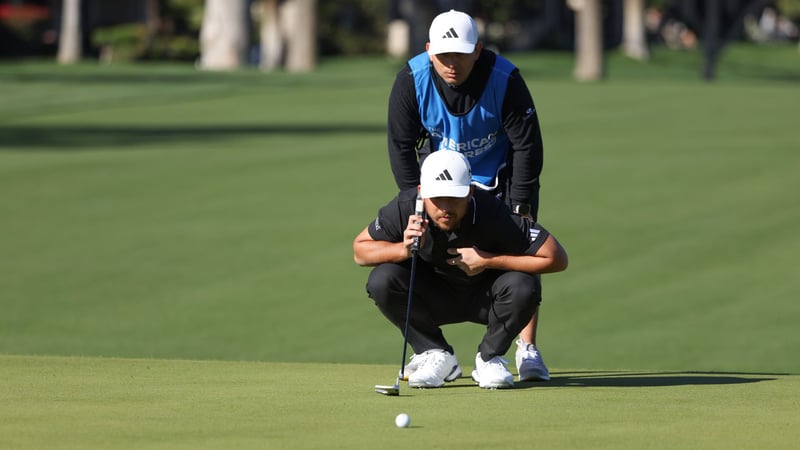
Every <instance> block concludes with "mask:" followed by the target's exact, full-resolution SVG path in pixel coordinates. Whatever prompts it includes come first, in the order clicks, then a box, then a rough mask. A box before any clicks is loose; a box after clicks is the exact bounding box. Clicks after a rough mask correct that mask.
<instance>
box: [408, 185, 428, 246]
mask: <svg viewBox="0 0 800 450" xmlns="http://www.w3.org/2000/svg"><path fill="white" fill-rule="evenodd" d="M414 214H415V215H417V216H420V217H422V218H423V220H424V219H425V202H423V201H422V196H421V195H420V194H419V192H417V204H416V206H415V207H414ZM417 223H419V222H417ZM419 238H420V237H419V236H414V242H413V243H412V244H411V252H412V253H413V252H416V251H417V250H419Z"/></svg>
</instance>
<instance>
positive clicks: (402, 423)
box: [394, 413, 411, 428]
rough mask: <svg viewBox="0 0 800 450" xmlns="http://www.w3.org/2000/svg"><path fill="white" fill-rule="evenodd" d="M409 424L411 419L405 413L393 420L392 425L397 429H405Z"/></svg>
mask: <svg viewBox="0 0 800 450" xmlns="http://www.w3.org/2000/svg"><path fill="white" fill-rule="evenodd" d="M409 423H411V418H410V417H408V414H406V413H400V414H398V415H397V417H395V418H394V424H395V425H397V428H406V427H408V424H409Z"/></svg>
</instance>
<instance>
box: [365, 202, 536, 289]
mask: <svg viewBox="0 0 800 450" xmlns="http://www.w3.org/2000/svg"><path fill="white" fill-rule="evenodd" d="M416 198H417V190H416V188H412V189H407V190H404V191H402V192H400V194H398V196H397V197H395V198H394V199H392V201H390V202H389V203H388V204H387V205H386V206H384V207H383V208H381V209H380V211H379V212H378V217H377V218H375V220H373V221H372V223H371V224H370V225H369V226H368V227H367V230H368V232H369V235H370V236H371V237H372V238H373V239H375V240H377V241H389V242H402V241H403V231H405V229H406V226H407V224H408V217H409V216H411V215H413V214H414V207H415V206H416ZM549 235H550V233H548V232H547V230H545V229H544V228H543V227H542V226H541V225H539V224H537V223H533V222H531V221H529V220H528V219H525V218H524V217H521V216H518V215H515V214H511V211H510V210H509V209H508V206H506V204H505V203H503V202H502V201H501V200H499V199H497V197H495V196H493V195H491V194H490V193H488V192H484V191H480V190H478V189H475V192H474V195H473V197H472V201H471V202H470V205H469V208H468V209H467V214H466V216H465V217H464V219H463V220H462V222H461V224H460V226H459V228H458V229H457V230H455V231H452V232H448V231H443V230H440V229H439V228H438V227H436V225H435V224H434V223H433V222H431V223H429V226H428V231H427V234H426V236H425V239H424V240H423V242H422V247H421V248H420V250H419V252H418V257H419V258H420V259H421V260H422V261H424V262H425V263H426V264H429V265H431V266H432V267H433V270H434V271H435V272H436V273H437V274H440V275H442V276H444V277H446V278H450V279H453V280H459V281H461V282H465V283H468V284H473V283H477V282H480V281H483V280H485V278H486V277H493V278H494V277H497V276H498V275H499V273H500V271H497V270H485V271H483V272H482V273H480V274H478V275H475V276H468V275H467V274H466V273H464V272H463V271H462V270H461V269H459V268H458V267H454V266H451V265H450V264H448V263H447V260H448V259H451V258H453V255H451V254H449V253H447V250H448V249H450V248H460V247H473V246H474V247H477V248H478V249H480V250H484V251H487V252H490V253H496V254H503V255H525V254H527V255H534V254H536V252H537V251H538V250H539V248H540V247H541V246H542V244H543V243H544V241H545V240H547V236H549Z"/></svg>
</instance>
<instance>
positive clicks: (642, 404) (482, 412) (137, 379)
mask: <svg viewBox="0 0 800 450" xmlns="http://www.w3.org/2000/svg"><path fill="white" fill-rule="evenodd" d="M356 372H357V373H358V374H360V376H361V377H362V379H363V380H365V381H367V382H354V380H353V377H354V375H355V374H356ZM390 375H391V374H390V373H387V367H386V366H383V365H380V366H377V365H350V364H348V365H342V364H333V365H331V364H326V365H322V364H310V363H303V364H298V363H260V362H214V361H175V360H173V361H161V360H137V359H124V360H123V359H96V358H63V357H46V358H32V357H0V376H2V379H3V380H4V383H3V384H2V385H0V401H2V405H3V406H2V407H0V434H2V435H3V436H4V439H3V444H4V448H15V449H20V448H23V449H24V448H53V449H56V448H57V449H85V448H103V449H126V448H136V449H160V448H169V449H192V450H199V449H215V448H236V449H264V448H267V449H285V448H307V449H353V448H386V449H406V448H409V447H415V448H465V449H484V448H490V447H496V448H509V449H515V448H530V447H531V445H534V446H536V447H537V448H593V449H620V448H631V449H638V448H652V449H675V448H686V449H691V448H704V449H728V448H731V447H735V448H775V449H789V448H794V447H793V446H794V445H795V444H796V438H797V436H798V434H797V433H798V432H797V428H798V426H799V425H800V416H798V415H797V414H796V412H797V406H798V405H797V400H796V398H795V397H794V396H791V395H787V393H790V392H796V391H797V389H798V388H800V377H797V376H792V377H789V376H776V375H758V374H739V373H697V372H694V373H677V372H668V373H663V372H661V373H650V372H624V371H613V372H604V371H563V370H560V371H556V372H555V373H554V375H555V376H556V378H555V380H554V381H552V382H550V383H546V384H534V383H528V384H521V385H520V386H518V388H517V389H515V390H513V391H487V390H481V389H478V388H476V387H475V386H474V385H473V384H472V383H471V382H470V381H468V380H466V379H460V380H457V381H456V382H454V383H452V384H448V385H447V387H445V388H442V389H438V390H425V391H423V390H413V389H406V388H401V396H400V397H399V398H391V397H385V396H381V395H376V394H375V393H373V392H372V386H371V385H370V384H369V382H372V381H373V380H375V381H377V382H379V383H380V382H388V383H391V382H392V379H391V376H390ZM9 386H13V387H14V388H15V389H14V390H12V389H10V388H9ZM477 408H479V409H477ZM401 412H405V413H407V414H409V416H410V417H411V425H410V428H409V429H397V428H395V425H394V417H395V415H397V414H399V413H401ZM793 436H794V438H793Z"/></svg>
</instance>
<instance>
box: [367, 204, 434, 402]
mask: <svg viewBox="0 0 800 450" xmlns="http://www.w3.org/2000/svg"><path fill="white" fill-rule="evenodd" d="M415 209H416V211H415V212H414V214H416V215H418V216H420V217H424V216H423V214H425V208H424V204H423V202H422V197H421V196H420V195H419V194H417V204H416V206H415ZM417 250H419V236H417V237H415V238H414V242H413V243H412V244H411V277H410V279H409V280H408V303H406V323H405V327H404V328H403V359H401V360H400V376H398V377H397V379H396V380H395V382H394V385H393V386H386V385H382V384H376V385H375V392H377V393H378V394H383V395H388V396H391V397H397V396H399V395H400V380H401V379H405V376H406V374H405V370H406V349H407V347H408V322H409V318H410V317H411V298H412V296H413V294H414V278H415V277H414V273H415V272H416V271H417Z"/></svg>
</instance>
